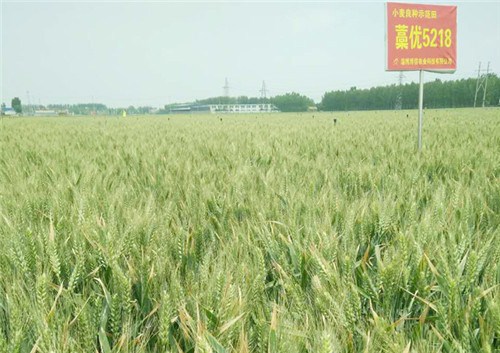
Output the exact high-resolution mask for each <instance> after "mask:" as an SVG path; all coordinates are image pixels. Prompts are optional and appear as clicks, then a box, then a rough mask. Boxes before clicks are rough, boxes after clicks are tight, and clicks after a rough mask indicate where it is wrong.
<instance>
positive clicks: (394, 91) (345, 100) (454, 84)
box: [319, 74, 500, 111]
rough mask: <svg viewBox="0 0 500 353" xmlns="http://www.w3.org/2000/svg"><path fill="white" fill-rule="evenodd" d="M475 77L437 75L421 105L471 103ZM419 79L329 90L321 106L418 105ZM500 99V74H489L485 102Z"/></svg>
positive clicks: (493, 103)
mask: <svg viewBox="0 0 500 353" xmlns="http://www.w3.org/2000/svg"><path fill="white" fill-rule="evenodd" d="M476 82H477V79H475V78H468V79H461V80H455V81H441V80H440V79H436V80H435V81H432V82H427V83H425V85H424V106H425V107H426V108H463V107H473V106H474V95H475V92H476ZM418 88H419V85H418V83H413V82H412V83H407V84H404V85H401V86H399V85H391V86H380V87H372V88H369V89H357V88H356V87H352V88H351V89H349V90H345V91H342V90H338V91H331V92H327V93H325V94H324V96H323V99H322V100H321V103H320V104H319V109H320V110H325V111H346V110H381V109H395V108H397V107H398V105H399V106H400V107H401V108H402V109H416V108H418ZM482 99H483V91H482V90H481V91H480V93H479V94H478V99H477V105H479V106H481V105H482ZM499 103H500V78H499V77H498V76H496V75H495V74H490V75H489V76H488V87H487V93H486V99H485V105H486V106H497V105H499Z"/></svg>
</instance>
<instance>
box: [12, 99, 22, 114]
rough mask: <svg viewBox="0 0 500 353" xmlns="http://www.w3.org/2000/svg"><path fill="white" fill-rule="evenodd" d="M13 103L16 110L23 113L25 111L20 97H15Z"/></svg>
mask: <svg viewBox="0 0 500 353" xmlns="http://www.w3.org/2000/svg"><path fill="white" fill-rule="evenodd" d="M11 105H12V109H14V111H15V112H16V113H17V114H21V113H22V112H23V108H22V106H21V100H20V99H19V97H15V98H13V99H12V102H11Z"/></svg>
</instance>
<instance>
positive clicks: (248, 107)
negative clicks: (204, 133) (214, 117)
mask: <svg viewBox="0 0 500 353" xmlns="http://www.w3.org/2000/svg"><path fill="white" fill-rule="evenodd" d="M209 107H210V112H211V113H214V114H215V113H239V114H244V113H278V112H279V110H278V108H276V106H275V105H274V104H211V105H210V106H209Z"/></svg>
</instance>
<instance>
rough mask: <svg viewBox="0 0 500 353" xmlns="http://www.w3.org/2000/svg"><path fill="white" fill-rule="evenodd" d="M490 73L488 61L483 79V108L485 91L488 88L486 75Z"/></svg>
mask: <svg viewBox="0 0 500 353" xmlns="http://www.w3.org/2000/svg"><path fill="white" fill-rule="evenodd" d="M489 73H490V62H489V61H488V66H487V67H486V76H485V77H484V91H483V108H484V103H485V101H486V89H487V88H488V74H489Z"/></svg>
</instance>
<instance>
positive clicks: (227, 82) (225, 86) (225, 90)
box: [222, 77, 229, 97]
mask: <svg viewBox="0 0 500 353" xmlns="http://www.w3.org/2000/svg"><path fill="white" fill-rule="evenodd" d="M222 88H224V97H229V81H228V80H227V77H226V81H225V84H224V87H222Z"/></svg>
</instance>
